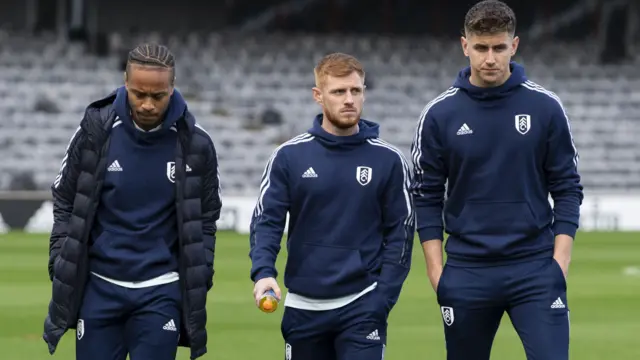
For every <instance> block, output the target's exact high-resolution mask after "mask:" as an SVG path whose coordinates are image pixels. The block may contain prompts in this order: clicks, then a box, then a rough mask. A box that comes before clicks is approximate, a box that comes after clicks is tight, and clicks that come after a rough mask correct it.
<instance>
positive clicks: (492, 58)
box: [485, 50, 496, 64]
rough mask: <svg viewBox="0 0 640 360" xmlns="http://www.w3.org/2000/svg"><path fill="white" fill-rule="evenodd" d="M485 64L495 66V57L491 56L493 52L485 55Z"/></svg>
mask: <svg viewBox="0 0 640 360" xmlns="http://www.w3.org/2000/svg"><path fill="white" fill-rule="evenodd" d="M485 61H486V63H487V64H495V63H496V57H495V55H494V54H493V50H489V52H488V53H487V59H486V60H485Z"/></svg>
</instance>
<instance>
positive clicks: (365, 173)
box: [356, 166, 373, 186]
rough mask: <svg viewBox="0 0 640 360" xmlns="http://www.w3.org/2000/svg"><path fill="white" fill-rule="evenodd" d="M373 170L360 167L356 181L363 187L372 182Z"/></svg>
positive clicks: (357, 170) (357, 169)
mask: <svg viewBox="0 0 640 360" xmlns="http://www.w3.org/2000/svg"><path fill="white" fill-rule="evenodd" d="M372 171H373V170H372V169H371V168H370V167H368V166H358V167H357V168H356V180H358V183H359V184H360V185H362V186H365V185H367V184H368V183H370V182H371V172H372Z"/></svg>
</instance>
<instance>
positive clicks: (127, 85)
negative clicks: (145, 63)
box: [122, 71, 129, 88]
mask: <svg viewBox="0 0 640 360" xmlns="http://www.w3.org/2000/svg"><path fill="white" fill-rule="evenodd" d="M122 77H123V79H124V86H126V87H127V88H128V87H129V80H128V77H127V72H126V71H125V72H124V73H123V74H122Z"/></svg>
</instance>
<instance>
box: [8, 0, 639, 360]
mask: <svg viewBox="0 0 640 360" xmlns="http://www.w3.org/2000/svg"><path fill="white" fill-rule="evenodd" d="M475 2H476V1H473V0H441V1H437V0H291V1H284V0H210V1H196V0H181V1H171V0H155V1H143V0H109V1H107V0H2V2H1V5H0V154H1V155H2V157H1V160H0V231H2V232H3V233H4V235H0V295H1V296H0V323H2V324H3V325H4V326H2V327H0V359H3V360H4V359H7V360H14V359H29V360H34V359H35V360H37V359H45V358H48V354H47V350H46V346H45V344H44V342H43V341H42V340H41V338H40V336H41V332H42V322H43V320H44V316H45V314H46V307H47V303H48V299H49V296H50V283H49V281H48V277H47V270H46V269H47V268H46V263H47V253H48V247H47V246H48V241H47V236H48V235H47V233H48V231H50V229H51V224H52V213H51V202H50V191H49V187H50V185H51V183H52V181H53V179H54V178H55V176H56V173H57V171H58V169H59V166H60V162H61V160H62V157H63V154H64V151H65V148H66V146H67V143H68V141H69V139H70V138H71V135H72V134H73V132H74V131H75V129H76V127H77V126H78V124H79V123H80V120H81V119H82V116H83V112H84V108H85V107H86V106H87V105H88V104H89V103H90V102H91V101H93V100H97V99H99V98H101V97H104V96H105V95H107V94H108V93H110V92H111V91H112V90H114V89H115V88H116V87H118V86H120V85H121V84H122V82H123V75H122V72H123V70H124V64H125V61H126V54H127V52H128V50H129V49H131V48H132V47H134V46H135V45H137V44H138V43H141V42H150V41H154V42H160V43H164V44H166V45H168V46H169V47H170V49H171V50H172V51H173V52H174V54H175V55H176V61H177V82H176V86H177V88H178V89H179V90H180V91H181V92H182V93H183V94H184V96H185V98H186V99H187V101H188V104H189V108H190V109H191V111H192V112H193V113H194V114H195V115H196V118H197V119H198V122H199V123H200V124H201V125H202V126H203V127H204V128H205V129H207V130H208V131H209V133H210V134H211V136H212V137H213V139H214V141H215V143H216V147H217V150H218V155H219V160H220V170H221V174H222V183H223V195H224V198H223V201H224V208H223V213H222V217H221V219H220V221H219V223H218V226H219V230H220V233H219V236H218V244H217V252H216V254H217V255H216V285H215V288H214V290H213V292H212V295H211V296H210V298H209V305H210V306H209V308H210V314H209V329H210V334H209V339H210V340H209V353H208V354H207V355H206V356H205V357H204V358H205V359H244V358H246V359H250V358H257V357H258V356H259V357H260V358H263V359H281V358H282V357H283V355H282V353H283V344H282V341H281V338H280V333H279V325H278V322H279V315H278V314H281V311H278V312H276V313H275V314H271V315H265V314H262V313H259V312H258V311H257V310H256V309H255V307H253V306H252V300H251V288H252V284H251V283H250V280H249V277H248V274H249V262H248V257H247V254H248V239H247V238H246V235H244V233H246V230H247V227H248V221H249V216H250V213H251V211H252V207H253V204H254V203H255V196H256V194H257V189H258V187H259V182H260V176H261V174H262V171H263V168H264V166H265V163H266V161H267V158H268V156H269V155H270V153H271V152H272V151H273V149H274V148H275V147H276V146H277V145H278V144H280V143H282V142H283V141H285V140H287V139H289V138H290V137H292V136H294V135H296V134H299V133H301V132H303V131H305V130H306V129H307V128H309V127H310V125H311V121H312V119H313V116H314V115H315V114H317V113H318V112H319V108H318V107H317V105H316V104H315V103H314V102H313V100H312V96H311V87H312V86H313V82H314V79H313V67H314V66H315V64H316V63H317V61H318V60H319V59H320V58H321V57H322V56H323V55H325V54H327V53H330V52H337V51H340V52H346V53H349V54H352V55H355V56H356V57H357V58H359V59H360V60H361V61H362V62H363V63H364V66H365V69H366V71H367V78H366V82H367V89H368V90H367V102H366V105H365V111H364V117H365V118H367V119H371V120H373V121H377V122H379V123H380V124H381V136H382V137H383V138H384V139H386V140H387V141H389V142H391V143H393V144H395V145H396V146H397V147H399V148H400V149H401V150H402V151H403V152H405V154H407V155H408V154H409V147H410V144H411V141H412V140H413V134H414V131H415V127H416V124H417V120H418V116H419V114H420V112H421V110H422V109H423V107H424V106H425V105H426V103H427V102H429V101H430V100H431V99H433V98H435V97H436V96H437V95H438V94H440V93H441V92H443V91H445V90H446V89H447V88H448V87H450V86H451V85H452V84H453V81H454V79H455V77H456V75H457V72H458V71H459V70H460V69H461V68H462V67H464V66H466V65H467V62H466V59H465V57H464V56H463V54H462V52H461V50H460V45H459V36H460V34H461V33H460V31H461V29H462V25H463V20H464V15H465V13H466V11H467V10H468V8H469V7H470V6H472V5H473V4H474V3H475ZM506 3H508V4H509V5H510V6H511V7H512V8H513V9H514V11H515V12H516V15H517V18H518V28H517V35H519V36H520V37H521V46H520V50H519V53H518V55H517V56H516V58H515V60H516V61H518V62H520V63H522V64H523V65H524V66H525V69H526V72H527V75H528V77H529V79H531V80H532V81H534V82H536V83H538V84H540V85H542V86H544V87H545V88H547V89H548V90H551V91H553V92H555V93H556V94H557V95H558V96H559V97H560V98H561V99H562V101H563V103H564V106H565V108H566V111H567V113H568V115H569V117H570V119H571V125H572V130H573V135H574V138H575V142H576V145H577V147H578V150H579V152H580V155H581V158H580V159H581V161H580V166H579V170H580V173H581V175H582V181H583V184H584V186H585V194H586V198H585V201H584V204H583V206H582V219H581V221H582V224H581V232H580V233H579V235H578V238H577V240H576V248H575V252H574V260H573V264H572V269H571V275H570V277H569V299H570V300H569V301H570V304H569V306H570V308H571V310H572V311H571V320H572V328H571V331H572V357H573V358H574V359H579V360H589V359H594V360H596V359H597V360H602V359H604V358H611V359H616V360H625V359H629V360H631V359H640V346H639V345H638V343H637V339H638V335H637V334H638V333H640V311H638V309H637V299H638V298H639V297H640V239H638V237H639V235H640V233H638V230H640V72H639V71H638V66H639V65H640V56H639V55H640V54H639V52H638V50H639V49H640V2H638V1H636V0H538V1H524V0H522V1H517V0H508V1H506ZM284 252H285V250H283V255H284ZM414 260H415V261H414V266H413V269H412V273H411V275H410V277H409V279H408V280H407V284H406V286H405V290H404V291H403V294H402V296H401V300H400V302H399V304H398V306H397V307H396V309H395V310H394V312H393V313H392V315H391V318H390V320H389V321H390V328H389V344H388V351H387V357H388V358H390V359H426V358H428V359H445V355H444V339H443V335H442V321H441V319H440V318H439V309H438V307H437V306H436V303H435V297H434V296H433V294H432V290H431V288H430V286H429V285H428V282H427V279H426V276H425V272H424V261H423V260H422V254H421V250H420V248H419V245H418V244H416V247H415V250H414ZM281 261H284V259H283V256H281ZM281 265H282V263H281ZM505 322H506V323H507V325H505V326H503V327H502V328H501V330H500V332H499V334H498V337H497V339H496V345H495V347H494V356H493V357H492V359H504V360H507V359H508V360H513V359H524V358H525V357H524V353H523V351H522V345H521V344H520V342H519V340H518V338H517V335H516V334H515V332H514V331H513V329H512V328H511V327H510V326H509V324H508V318H507V317H506V316H505ZM74 336H75V335H74V334H73V331H71V332H70V333H69V334H68V335H67V336H66V337H65V339H64V340H63V342H62V345H61V347H60V349H59V352H58V353H57V355H56V357H57V358H60V359H71V358H73V341H74ZM425 354H428V356H427V355H425ZM180 359H187V352H185V351H182V350H181V353H180Z"/></svg>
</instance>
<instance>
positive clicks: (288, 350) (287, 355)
mask: <svg viewBox="0 0 640 360" xmlns="http://www.w3.org/2000/svg"><path fill="white" fill-rule="evenodd" d="M284 352H285V359H286V360H291V344H287V345H286V346H285V350H284Z"/></svg>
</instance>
